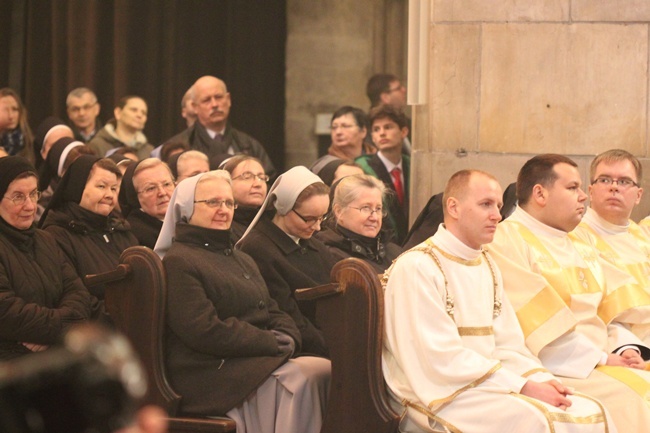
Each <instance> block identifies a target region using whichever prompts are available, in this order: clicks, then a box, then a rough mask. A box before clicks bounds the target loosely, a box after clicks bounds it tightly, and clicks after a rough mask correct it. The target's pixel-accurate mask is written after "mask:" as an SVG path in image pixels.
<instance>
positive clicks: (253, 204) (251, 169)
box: [221, 154, 269, 242]
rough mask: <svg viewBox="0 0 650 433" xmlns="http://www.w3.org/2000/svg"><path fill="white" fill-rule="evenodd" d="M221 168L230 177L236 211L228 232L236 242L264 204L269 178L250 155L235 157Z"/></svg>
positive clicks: (256, 160)
mask: <svg viewBox="0 0 650 433" xmlns="http://www.w3.org/2000/svg"><path fill="white" fill-rule="evenodd" d="M221 166H222V168H223V169H224V170H226V171H227V172H228V173H230V176H232V193H233V195H234V197H235V201H236V202H237V209H236V210H235V216H234V218H233V221H232V226H231V228H230V230H231V232H232V236H233V240H234V241H235V242H236V241H238V240H239V239H240V238H241V237H242V235H243V234H244V232H245V231H246V229H247V228H248V226H249V225H250V223H251V222H252V221H253V218H255V215H257V212H258V211H259V210H260V206H262V203H264V199H265V198H266V193H267V191H268V186H267V182H268V181H269V177H268V176H267V175H266V173H265V172H264V167H262V163H261V162H260V160H259V159H257V158H255V157H254V156H250V155H244V154H241V155H235V156H233V157H231V158H228V159H227V160H225V161H224V162H222V163H221Z"/></svg>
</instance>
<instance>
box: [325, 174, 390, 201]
mask: <svg viewBox="0 0 650 433" xmlns="http://www.w3.org/2000/svg"><path fill="white" fill-rule="evenodd" d="M363 187H365V188H370V189H376V190H378V191H379V192H380V193H381V198H382V200H383V199H384V196H385V195H386V185H384V182H382V181H380V180H379V179H377V178H375V177H372V176H370V175H367V174H355V175H352V176H346V177H344V178H343V179H341V180H340V181H339V183H338V185H336V187H335V189H334V197H333V199H332V208H333V207H334V206H339V207H341V208H345V207H347V206H349V205H350V203H352V202H353V201H355V200H356V199H357V198H358V197H359V195H360V194H361V192H362V191H361V189H360V188H363Z"/></svg>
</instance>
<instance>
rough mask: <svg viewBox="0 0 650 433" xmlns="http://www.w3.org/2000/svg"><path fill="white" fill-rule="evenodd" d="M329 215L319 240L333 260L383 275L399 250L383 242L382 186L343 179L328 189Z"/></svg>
mask: <svg viewBox="0 0 650 433" xmlns="http://www.w3.org/2000/svg"><path fill="white" fill-rule="evenodd" d="M332 191H333V193H330V195H331V196H332V212H331V214H330V218H329V219H328V222H327V224H326V225H327V229H326V230H323V231H321V232H319V233H318V234H317V235H316V237H317V238H318V239H320V240H321V241H322V242H323V243H325V245H327V247H328V250H329V252H330V254H332V256H334V258H336V259H337V260H342V259H345V258H348V257H357V258H359V259H362V260H364V261H366V262H367V263H368V264H370V265H371V266H372V267H373V268H374V269H375V270H376V271H377V273H383V272H384V271H385V270H386V269H387V268H388V267H389V266H390V264H391V263H392V262H393V260H394V259H396V258H397V256H398V255H399V254H400V253H401V251H402V249H401V248H400V247H399V246H398V245H396V244H394V243H392V242H386V241H385V240H384V238H385V236H384V235H383V233H382V231H381V224H382V219H383V217H384V216H385V215H386V210H385V209H384V205H383V202H384V198H385V195H386V186H385V185H384V183H383V182H382V181H380V180H379V179H377V178H374V177H372V176H369V175H367V174H357V175H354V176H347V177H344V178H343V179H341V180H340V181H339V182H338V183H336V184H334V185H333V186H332Z"/></svg>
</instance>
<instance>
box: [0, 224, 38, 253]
mask: <svg viewBox="0 0 650 433" xmlns="http://www.w3.org/2000/svg"><path fill="white" fill-rule="evenodd" d="M35 234H36V226H35V225H34V224H32V226H31V227H30V228H28V229H25V230H18V229H17V228H16V227H14V226H12V225H10V224H9V223H7V222H6V221H5V220H4V219H3V218H0V235H2V236H4V237H6V238H7V239H8V240H9V242H10V243H11V244H12V245H13V246H15V247H16V248H18V249H19V250H20V251H22V252H24V253H27V254H30V255H32V254H33V252H34V235H35Z"/></svg>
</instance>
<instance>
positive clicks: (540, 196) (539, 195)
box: [531, 183, 548, 206]
mask: <svg viewBox="0 0 650 433" xmlns="http://www.w3.org/2000/svg"><path fill="white" fill-rule="evenodd" d="M547 197H548V191H547V190H546V188H544V187H543V186H542V185H541V184H539V183H538V184H535V186H534V187H533V192H532V194H531V198H532V199H533V200H534V201H535V202H536V203H537V204H538V205H539V206H545V205H546V198H547Z"/></svg>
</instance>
